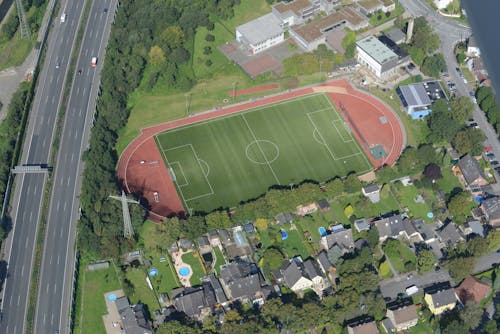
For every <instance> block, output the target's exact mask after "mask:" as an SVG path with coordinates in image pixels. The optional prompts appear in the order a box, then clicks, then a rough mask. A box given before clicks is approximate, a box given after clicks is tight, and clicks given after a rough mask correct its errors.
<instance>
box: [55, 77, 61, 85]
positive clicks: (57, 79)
mask: <svg viewBox="0 0 500 334" xmlns="http://www.w3.org/2000/svg"><path fill="white" fill-rule="evenodd" d="M59 79H60V78H59V76H57V78H56V84H58V83H59Z"/></svg>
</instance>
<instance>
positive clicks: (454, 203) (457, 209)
mask: <svg viewBox="0 0 500 334" xmlns="http://www.w3.org/2000/svg"><path fill="white" fill-rule="evenodd" d="M470 202H471V198H470V195H469V194H468V193H466V192H459V193H458V194H455V195H454V196H453V197H452V198H451V199H450V201H449V202H448V205H447V206H448V211H450V213H451V214H452V215H453V216H454V217H455V222H456V223H458V224H461V223H463V222H465V219H466V218H467V217H468V216H469V214H470Z"/></svg>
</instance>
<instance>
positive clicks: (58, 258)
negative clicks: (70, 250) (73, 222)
mask: <svg viewBox="0 0 500 334" xmlns="http://www.w3.org/2000/svg"><path fill="white" fill-rule="evenodd" d="M61 231H62V229H61ZM60 260H61V256H60V255H57V264H59V262H60Z"/></svg>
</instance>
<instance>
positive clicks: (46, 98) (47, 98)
mask: <svg viewBox="0 0 500 334" xmlns="http://www.w3.org/2000/svg"><path fill="white" fill-rule="evenodd" d="M48 101H49V96H48V95H47V96H45V104H47V102H48Z"/></svg>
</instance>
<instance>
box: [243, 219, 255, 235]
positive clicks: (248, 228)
mask: <svg viewBox="0 0 500 334" xmlns="http://www.w3.org/2000/svg"><path fill="white" fill-rule="evenodd" d="M243 230H244V231H245V233H246V234H251V233H255V227H254V226H253V223H252V221H248V222H247V223H245V224H244V225H243Z"/></svg>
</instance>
